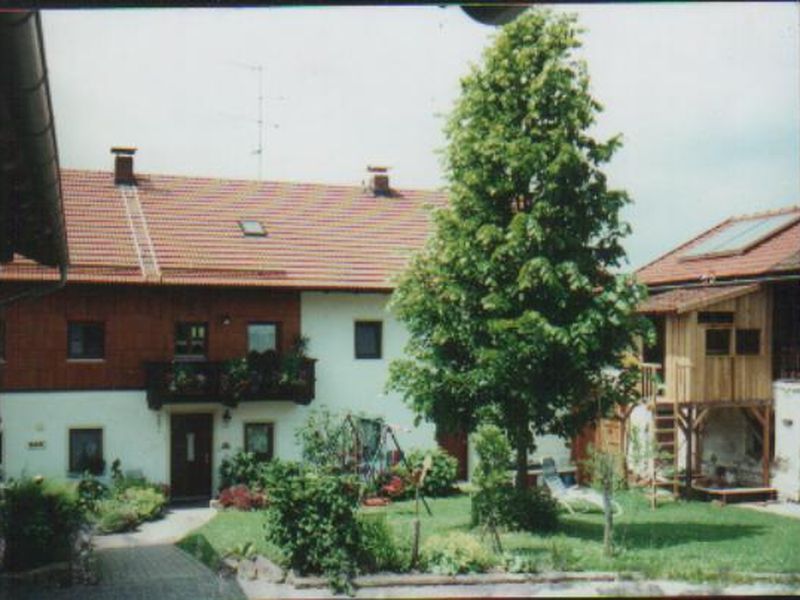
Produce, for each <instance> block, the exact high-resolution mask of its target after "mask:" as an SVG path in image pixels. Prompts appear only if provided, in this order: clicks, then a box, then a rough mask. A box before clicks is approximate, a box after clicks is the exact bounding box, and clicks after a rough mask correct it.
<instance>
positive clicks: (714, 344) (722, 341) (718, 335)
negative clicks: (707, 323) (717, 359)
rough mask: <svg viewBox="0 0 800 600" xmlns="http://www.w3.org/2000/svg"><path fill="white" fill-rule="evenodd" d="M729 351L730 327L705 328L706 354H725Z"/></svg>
mask: <svg viewBox="0 0 800 600" xmlns="http://www.w3.org/2000/svg"><path fill="white" fill-rule="evenodd" d="M730 353H731V330H730V329H706V356H727V355H728V354H730Z"/></svg>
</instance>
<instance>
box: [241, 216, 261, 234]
mask: <svg viewBox="0 0 800 600" xmlns="http://www.w3.org/2000/svg"><path fill="white" fill-rule="evenodd" d="M239 227H241V228H242V233H244V234H245V235H255V236H265V235H267V232H266V230H265V229H264V226H263V225H262V224H261V221H252V220H242V221H239Z"/></svg>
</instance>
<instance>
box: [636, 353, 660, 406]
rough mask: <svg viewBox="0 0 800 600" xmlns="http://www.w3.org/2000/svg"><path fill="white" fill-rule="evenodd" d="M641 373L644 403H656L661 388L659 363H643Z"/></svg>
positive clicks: (640, 366) (641, 391)
mask: <svg viewBox="0 0 800 600" xmlns="http://www.w3.org/2000/svg"><path fill="white" fill-rule="evenodd" d="M639 371H640V372H641V383H640V386H641V389H640V393H641V397H642V399H643V400H644V401H646V402H648V403H650V402H655V401H656V398H657V396H658V394H659V389H660V387H661V376H660V374H659V373H660V371H661V365H660V364H657V363H641V364H640V365H639Z"/></svg>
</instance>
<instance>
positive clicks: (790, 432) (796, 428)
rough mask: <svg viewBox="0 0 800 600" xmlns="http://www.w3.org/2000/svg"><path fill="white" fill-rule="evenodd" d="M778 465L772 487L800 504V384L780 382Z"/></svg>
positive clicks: (776, 389)
mask: <svg viewBox="0 0 800 600" xmlns="http://www.w3.org/2000/svg"><path fill="white" fill-rule="evenodd" d="M773 390H774V398H775V462H774V464H773V468H772V485H773V487H775V488H776V489H777V490H778V496H779V497H780V498H783V499H788V500H793V501H794V502H800V381H776V382H775V384H774V387H773Z"/></svg>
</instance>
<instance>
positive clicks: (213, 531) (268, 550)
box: [177, 510, 280, 569]
mask: <svg viewBox="0 0 800 600" xmlns="http://www.w3.org/2000/svg"><path fill="white" fill-rule="evenodd" d="M247 542H250V543H252V544H253V546H254V550H255V552H257V553H258V554H262V555H264V556H266V557H268V558H270V559H272V560H275V561H279V560H280V551H279V550H278V549H277V548H275V546H273V545H271V544H269V543H267V541H266V539H265V536H264V514H263V513H262V512H260V511H253V512H241V511H235V510H226V511H223V512H220V513H218V514H217V515H216V516H215V517H214V518H213V519H211V521H209V522H208V523H206V524H205V525H203V526H202V527H200V528H199V529H196V530H195V531H193V532H192V533H190V534H189V535H188V536H186V537H185V538H183V539H182V540H180V541H179V542H178V543H177V546H178V547H179V548H181V549H182V550H184V551H185V552H188V553H189V554H191V555H192V556H194V557H195V558H197V559H198V560H199V561H200V562H202V563H203V564H206V565H208V566H209V567H211V568H213V569H216V568H217V567H218V566H219V564H220V561H221V560H222V559H223V558H224V557H225V556H226V555H227V554H229V553H230V552H232V551H236V550H237V549H239V548H242V546H244V544H246V543H247Z"/></svg>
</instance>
